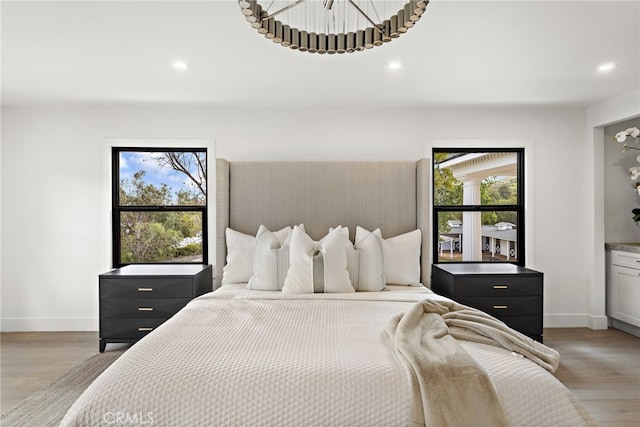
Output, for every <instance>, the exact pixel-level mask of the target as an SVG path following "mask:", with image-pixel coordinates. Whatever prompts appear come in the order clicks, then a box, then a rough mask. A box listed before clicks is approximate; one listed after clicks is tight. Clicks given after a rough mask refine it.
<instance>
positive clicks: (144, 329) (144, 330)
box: [138, 328, 153, 332]
mask: <svg viewBox="0 0 640 427" xmlns="http://www.w3.org/2000/svg"><path fill="white" fill-rule="evenodd" d="M148 331H153V328H138V332H148Z"/></svg>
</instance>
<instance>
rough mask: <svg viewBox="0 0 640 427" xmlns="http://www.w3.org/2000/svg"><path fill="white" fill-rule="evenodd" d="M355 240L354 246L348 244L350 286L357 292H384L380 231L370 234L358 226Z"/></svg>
mask: <svg viewBox="0 0 640 427" xmlns="http://www.w3.org/2000/svg"><path fill="white" fill-rule="evenodd" d="M355 240H356V243H355V245H351V244H350V243H351V242H349V244H350V246H351V248H350V250H349V261H350V262H349V273H350V274H351V284H352V285H353V287H354V288H355V289H356V290H357V291H370V292H378V291H382V290H384V288H385V285H386V281H385V275H384V241H383V239H382V233H381V232H380V229H379V228H377V229H375V230H374V231H373V232H371V231H367V230H365V229H364V228H362V227H359V226H358V227H356V239H355Z"/></svg>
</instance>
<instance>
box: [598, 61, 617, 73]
mask: <svg viewBox="0 0 640 427" xmlns="http://www.w3.org/2000/svg"><path fill="white" fill-rule="evenodd" d="M617 66H618V64H616V63H615V62H605V63H604V64H601V65H600V66H599V67H598V71H599V72H601V73H608V72H609V71H613V70H615V68H616V67H617Z"/></svg>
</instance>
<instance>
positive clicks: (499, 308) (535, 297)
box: [431, 263, 543, 342]
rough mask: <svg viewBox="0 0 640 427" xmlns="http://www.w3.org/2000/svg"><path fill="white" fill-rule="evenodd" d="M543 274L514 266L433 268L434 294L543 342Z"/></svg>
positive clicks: (483, 265)
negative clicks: (477, 310) (482, 313)
mask: <svg viewBox="0 0 640 427" xmlns="http://www.w3.org/2000/svg"><path fill="white" fill-rule="evenodd" d="M542 287H543V274H542V273H541V272H539V271H535V270H530V269H528V268H523V267H520V266H517V265H514V264H492V263H477V264H474V263H464V264H434V265H433V268H432V271H431V290H433V291H434V292H436V293H438V294H440V295H443V296H446V297H449V298H451V299H453V300H455V301H457V302H459V303H460V304H464V305H468V306H470V307H475V308H478V309H480V310H482V311H484V312H486V313H489V314H490V315H492V316H494V317H496V318H498V319H500V320H501V321H503V322H504V323H506V324H507V325H508V326H510V327H511V328H513V329H515V330H516V331H518V332H521V333H523V334H525V335H528V336H530V337H531V338H533V339H535V340H537V341H540V342H542V303H543V301H542Z"/></svg>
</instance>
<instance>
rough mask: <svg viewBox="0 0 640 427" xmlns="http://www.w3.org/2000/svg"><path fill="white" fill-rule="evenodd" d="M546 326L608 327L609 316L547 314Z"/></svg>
mask: <svg viewBox="0 0 640 427" xmlns="http://www.w3.org/2000/svg"><path fill="white" fill-rule="evenodd" d="M543 324H544V327H545V328H589V329H607V316H592V315H590V314H586V313H585V314H545V315H544V319H543Z"/></svg>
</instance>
